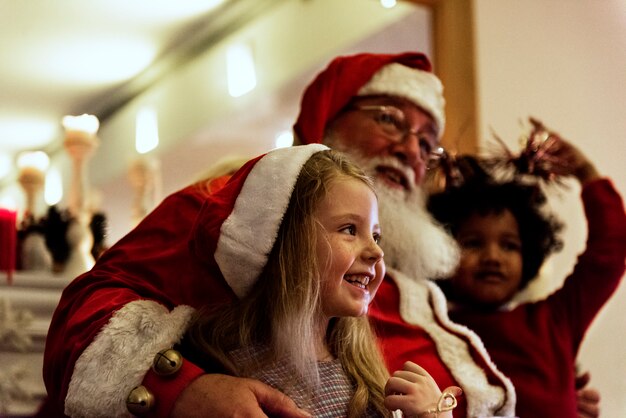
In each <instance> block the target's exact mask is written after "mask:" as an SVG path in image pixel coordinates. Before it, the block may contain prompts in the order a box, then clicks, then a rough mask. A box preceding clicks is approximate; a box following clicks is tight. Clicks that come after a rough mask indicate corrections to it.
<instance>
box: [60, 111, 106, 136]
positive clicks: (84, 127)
mask: <svg viewBox="0 0 626 418" xmlns="http://www.w3.org/2000/svg"><path fill="white" fill-rule="evenodd" d="M63 127H64V128H65V129H66V130H67V131H78V132H84V133H87V134H91V135H94V134H95V133H96V132H98V128H99V127H100V122H99V121H98V118H97V117H95V116H93V115H87V114H82V115H80V116H71V115H67V116H64V117H63Z"/></svg>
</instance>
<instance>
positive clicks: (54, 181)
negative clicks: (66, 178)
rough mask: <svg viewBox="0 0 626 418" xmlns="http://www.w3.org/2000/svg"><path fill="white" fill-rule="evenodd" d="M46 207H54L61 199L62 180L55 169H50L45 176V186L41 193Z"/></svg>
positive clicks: (59, 173)
mask: <svg viewBox="0 0 626 418" xmlns="http://www.w3.org/2000/svg"><path fill="white" fill-rule="evenodd" d="M43 197H44V200H45V201H46V204H47V205H48V206H53V205H56V204H57V203H59V202H60V201H61V199H63V179H62V177H61V172H60V171H59V169H57V168H56V167H50V170H48V173H47V174H46V186H45V189H44V193H43Z"/></svg>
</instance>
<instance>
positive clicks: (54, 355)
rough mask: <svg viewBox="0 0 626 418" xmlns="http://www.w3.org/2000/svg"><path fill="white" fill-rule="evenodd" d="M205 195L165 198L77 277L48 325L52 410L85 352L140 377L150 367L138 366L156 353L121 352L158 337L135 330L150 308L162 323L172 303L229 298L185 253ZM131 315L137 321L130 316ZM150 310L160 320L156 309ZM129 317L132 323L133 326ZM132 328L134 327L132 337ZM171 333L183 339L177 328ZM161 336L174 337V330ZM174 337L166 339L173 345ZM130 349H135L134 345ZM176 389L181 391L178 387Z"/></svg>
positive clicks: (186, 192) (193, 191) (193, 192)
mask: <svg viewBox="0 0 626 418" xmlns="http://www.w3.org/2000/svg"><path fill="white" fill-rule="evenodd" d="M205 197H206V195H205V194H204V193H203V192H202V191H201V189H199V188H197V187H195V186H190V187H188V188H186V189H183V190H181V191H179V192H177V193H175V194H173V195H171V196H169V197H168V198H166V199H165V200H164V201H163V203H162V204H161V205H159V206H158V207H157V208H156V209H155V210H154V211H153V212H152V213H150V214H149V215H148V216H147V217H146V218H145V219H144V220H143V221H142V222H141V223H140V224H139V225H138V226H137V227H136V228H135V229H134V230H132V231H131V232H130V233H129V234H128V235H126V236H125V237H124V238H122V239H121V240H120V241H119V242H118V243H116V244H115V245H114V246H113V247H112V248H110V249H109V250H108V251H107V252H106V253H105V254H103V255H102V257H101V258H100V259H99V260H98V262H97V263H96V265H95V266H94V268H93V269H92V270H91V271H89V272H87V273H85V274H83V275H81V276H79V277H78V278H77V279H76V280H74V281H73V282H72V283H71V284H70V285H69V286H68V287H67V288H66V289H65V290H64V292H63V295H62V297H61V300H60V302H59V305H58V307H57V309H56V311H55V313H54V315H53V318H52V322H51V324H50V328H49V332H48V337H47V341H46V348H45V353H44V368H43V375H44V381H45V384H46V389H47V391H48V396H49V400H48V402H51V403H52V404H53V405H54V408H55V409H58V411H63V408H64V402H65V400H66V396H67V394H68V387H69V386H70V382H71V381H72V379H75V381H78V380H79V379H82V378H83V377H84V376H80V373H82V372H80V371H79V369H78V368H77V367H76V363H77V360H78V359H79V358H80V357H81V355H82V354H83V353H84V352H85V350H86V349H87V348H90V349H91V350H92V351H91V352H90V355H92V356H94V355H95V356H97V355H101V353H102V352H105V353H106V352H108V351H110V352H113V354H112V355H111V357H112V359H110V358H108V357H103V361H108V362H109V363H107V364H108V367H121V366H120V365H118V364H116V363H114V361H119V360H120V359H119V357H120V356H121V357H124V356H126V357H127V358H126V359H123V358H122V364H134V362H139V363H140V364H141V367H143V370H144V373H145V370H147V369H148V367H149V366H148V367H145V365H146V364H150V363H151V358H152V357H153V356H154V354H155V353H156V351H158V350H156V351H154V352H151V353H148V354H146V356H147V358H143V357H145V356H144V355H141V358H133V356H139V354H138V353H137V352H135V353H125V352H124V351H123V348H124V346H125V345H127V344H129V343H128V341H131V340H132V339H133V338H136V337H135V335H147V336H148V337H145V338H150V341H147V343H151V344H154V343H155V342H154V340H155V339H157V340H158V338H160V337H158V333H159V330H158V329H156V330H153V329H150V330H149V331H150V333H146V330H144V329H142V327H146V323H145V319H146V318H147V319H149V318H150V315H152V312H154V310H153V311H150V309H154V306H161V307H162V309H163V312H164V314H163V316H162V318H166V319H165V320H166V321H167V318H168V316H167V312H168V311H171V310H172V309H173V308H175V307H177V306H179V305H188V306H190V307H192V308H198V307H199V306H201V305H203V304H205V303H210V302H212V301H215V302H219V301H224V300H228V299H229V298H232V292H231V291H230V289H229V288H228V287H227V285H226V284H225V282H224V281H223V279H221V275H219V272H218V273H217V274H216V272H215V271H212V270H211V268H210V266H207V265H206V264H203V263H202V262H201V261H200V260H198V259H197V258H196V257H194V256H193V255H192V254H191V252H190V251H189V244H188V241H189V233H190V231H191V229H192V226H193V224H194V221H195V219H196V215H197V214H198V212H199V210H200V208H201V206H202V204H203V202H204V200H205ZM217 277H219V279H217ZM137 301H155V302H157V303H151V304H144V305H149V306H150V309H148V310H147V311H146V310H142V309H143V308H142V304H141V303H140V304H136V303H135V304H133V303H132V302H137ZM129 304H130V305H129ZM137 306H139V308H140V309H137ZM130 307H133V309H130ZM116 312H119V313H124V315H126V316H122V315H121V314H120V318H121V319H123V321H125V322H124V324H125V326H127V327H129V328H128V329H125V330H123V332H120V331H119V330H118V329H117V328H115V327H113V326H112V324H113V323H114V322H115V321H113V320H112V318H113V319H116V318H115V317H114V313H116ZM129 312H130V314H131V318H130V319H129V318H128V313H129ZM137 312H139V313H138V314H137V318H132V315H134V314H135V313H137ZM157 312H159V314H161V312H160V311H159V310H158V309H157ZM142 315H143V316H142ZM173 316H175V315H173ZM133 319H136V320H135V321H134V322H133ZM159 320H161V317H159ZM176 320H177V321H179V322H181V321H184V318H183V317H182V316H181V315H178V316H177V319H176ZM118 322H119V321H118ZM157 325H158V323H157ZM132 327H137V328H138V329H137V330H136V332H134V335H133V330H132ZM153 328H154V327H153ZM129 330H130V332H129ZM178 331H179V334H180V335H182V333H183V332H184V329H183V330H178ZM168 332H170V333H175V330H171V329H170V330H169V331H168ZM180 335H178V336H176V335H170V336H168V338H169V339H172V338H174V339H175V338H177V337H178V338H179V337H180ZM96 337H98V338H102V341H108V344H110V347H94V346H97V345H98V344H94V339H95V338H96ZM105 337H106V338H105ZM107 338H108V339H107ZM116 338H117V340H116ZM111 341H113V343H112V342H111ZM117 342H119V344H117ZM136 343H137V344H139V345H138V347H142V345H141V344H140V341H139V342H136ZM129 346H131V345H129ZM162 348H167V347H160V349H162ZM98 350H100V351H98ZM99 353H100V354H99ZM116 356H117V357H116ZM113 359H115V360H113ZM77 374H79V375H77ZM88 377H89V376H88ZM134 377H135V378H136V376H134ZM142 377H143V374H142V375H141V376H140V377H139V380H140V381H141V378H142ZM131 380H132V379H131ZM108 383H109V384H110V383H111V382H108ZM177 387H178V388H179V391H180V390H182V389H183V388H184V387H185V385H183V386H180V385H179V386H177ZM178 393H179V392H178ZM178 393H176V395H175V396H178ZM95 395H96V394H95V393H94V396H95ZM101 396H103V397H104V396H105V394H101ZM124 399H125V398H124Z"/></svg>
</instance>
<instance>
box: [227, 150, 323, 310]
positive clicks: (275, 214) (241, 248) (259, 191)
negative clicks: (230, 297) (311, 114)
mask: <svg viewBox="0 0 626 418" xmlns="http://www.w3.org/2000/svg"><path fill="white" fill-rule="evenodd" d="M327 149H329V148H328V147H327V146H326V145H322V144H310V145H301V146H297V147H290V148H279V149H275V150H273V151H270V152H268V153H267V154H266V155H265V156H264V157H263V158H261V159H260V160H259V161H257V163H256V164H255V166H254V167H253V168H252V170H251V171H250V173H249V174H248V177H247V178H246V180H245V183H244V185H243V187H242V189H241V192H240V193H239V196H237V200H236V201H235V206H234V208H233V211H232V213H231V214H230V215H229V216H228V218H227V219H226V220H225V221H224V223H223V224H222V228H221V230H220V237H219V240H218V243H217V248H216V250H215V261H217V264H218V266H219V267H220V270H221V271H222V274H223V275H224V278H225V279H226V282H227V283H228V284H229V286H230V287H231V288H232V289H233V291H234V292H235V294H236V295H237V296H238V297H240V298H241V297H243V296H245V295H246V294H247V293H248V292H249V291H250V289H251V288H252V286H253V285H254V283H255V282H256V280H257V278H258V277H259V274H261V271H262V270H263V267H264V266H265V264H266V263H267V257H268V255H269V253H270V251H271V250H272V247H273V246H274V241H275V240H276V236H277V234H278V229H279V227H280V224H281V222H282V220H283V215H284V214H285V211H286V210H287V206H288V205H289V199H290V198H291V192H292V191H293V188H294V186H295V184H296V180H297V179H298V175H299V174H300V170H301V169H302V166H303V165H304V164H305V163H306V162H307V161H308V160H309V158H311V156H312V155H313V154H315V153H316V152H320V151H324V150H327Z"/></svg>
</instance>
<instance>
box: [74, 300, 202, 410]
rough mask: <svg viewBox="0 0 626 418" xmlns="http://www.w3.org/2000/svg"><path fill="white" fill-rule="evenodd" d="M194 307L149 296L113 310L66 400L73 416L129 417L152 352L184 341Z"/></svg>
mask: <svg viewBox="0 0 626 418" xmlns="http://www.w3.org/2000/svg"><path fill="white" fill-rule="evenodd" d="M193 312H194V309H193V308H192V307H190V306H185V305H181V306H178V307H176V308H174V309H173V310H172V311H171V312H170V311H168V310H167V308H165V307H164V306H162V305H160V304H158V303H156V302H154V301H150V300H138V301H134V302H130V303H128V304H127V305H125V306H124V307H123V308H122V309H120V310H118V311H117V312H115V313H114V314H113V316H112V317H111V319H110V320H109V322H108V323H107V324H106V325H105V326H104V327H103V328H102V330H101V331H100V333H99V334H98V335H97V336H96V338H95V339H94V340H93V342H92V343H91V344H90V345H89V346H88V347H87V349H85V351H84V352H83V353H82V354H81V356H80V357H79V358H78V361H77V362H76V365H75V366H74V373H73V374H72V379H71V381H70V385H69V388H68V392H67V397H66V398H65V414H66V415H69V416H71V417H131V416H132V415H131V414H130V413H129V412H128V410H127V409H126V398H127V397H128V394H129V393H130V391H131V390H132V389H133V388H134V387H136V386H138V385H140V384H141V382H142V380H143V378H144V376H145V374H146V372H147V371H148V369H150V366H151V365H152V361H153V359H154V355H155V354H156V353H157V352H159V351H160V350H163V349H165V348H170V347H172V346H173V345H174V344H175V343H177V342H178V341H180V338H181V337H182V335H183V333H184V332H185V330H186V329H187V326H188V324H189V320H190V318H191V315H192V314H193Z"/></svg>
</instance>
